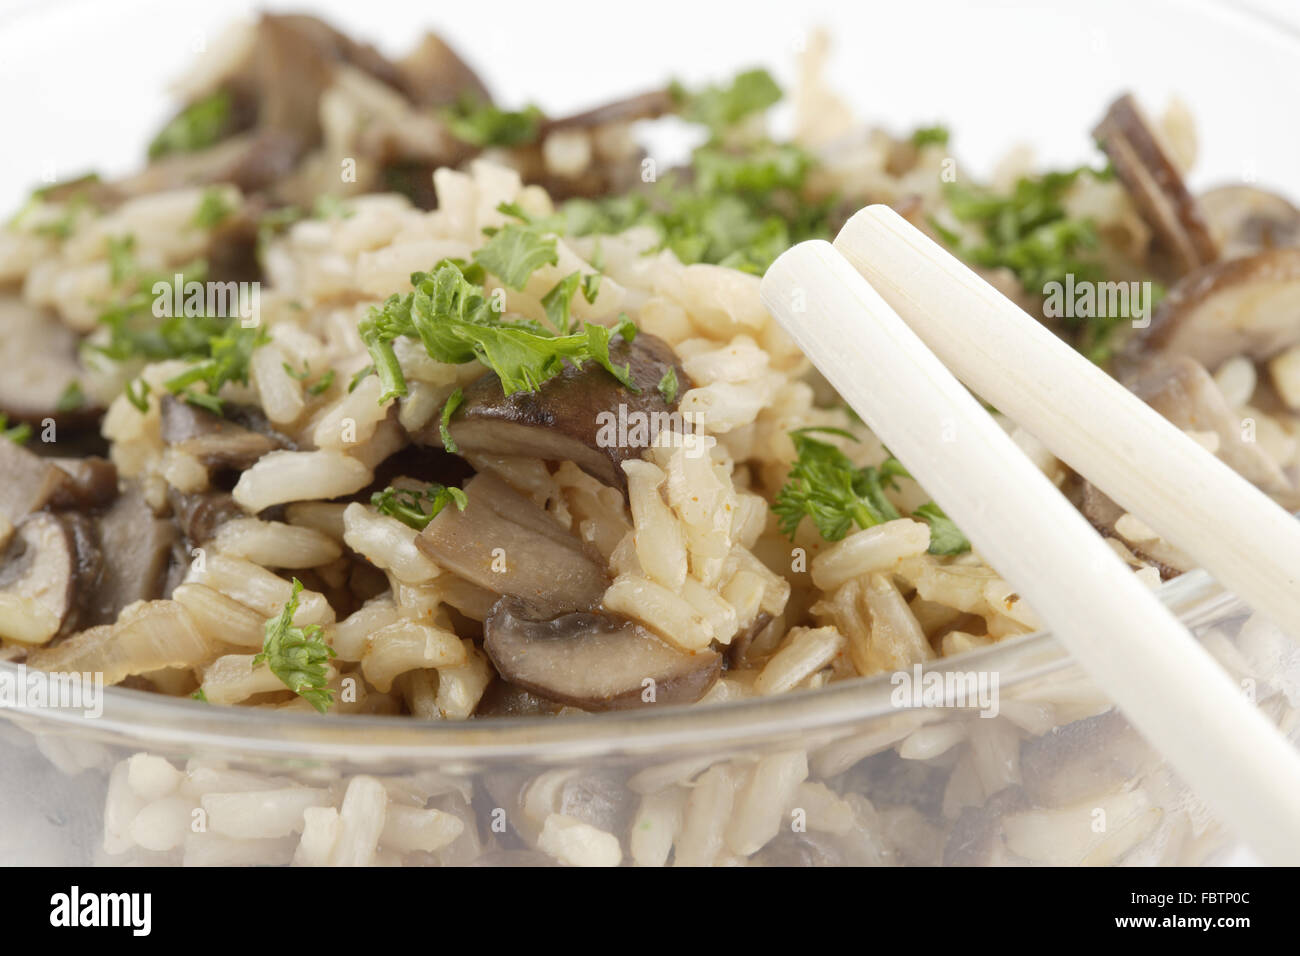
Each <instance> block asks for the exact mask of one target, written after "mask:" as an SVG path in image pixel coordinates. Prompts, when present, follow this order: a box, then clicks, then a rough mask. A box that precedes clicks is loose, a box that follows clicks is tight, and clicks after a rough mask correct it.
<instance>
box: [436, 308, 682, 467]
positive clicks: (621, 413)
mask: <svg viewBox="0 0 1300 956" xmlns="http://www.w3.org/2000/svg"><path fill="white" fill-rule="evenodd" d="M610 358H611V359H612V360H613V362H614V363H615V364H618V365H622V364H624V363H628V364H629V365H630V367H631V378H632V381H633V383H634V384H635V385H636V386H637V388H638V389H640V391H636V392H633V391H631V390H629V389H627V388H625V387H624V386H623V385H622V384H621V383H620V382H619V381H618V380H617V379H616V378H614V377H613V376H612V375H610V374H609V373H608V372H607V371H605V370H604V369H603V368H601V367H600V366H599V365H597V364H596V363H595V362H587V363H585V364H584V365H583V366H582V367H581V368H574V367H572V366H568V367H566V368H565V370H564V371H563V372H561V373H560V374H559V375H557V376H556V377H555V378H553V379H551V380H550V381H549V382H547V383H546V384H545V385H543V386H542V387H541V388H540V389H538V390H537V391H535V392H515V393H514V394H513V395H506V394H504V392H503V391H502V388H501V382H500V380H499V379H498V378H497V377H496V375H494V374H488V375H484V376H483V377H482V378H480V379H478V380H477V381H476V382H474V383H473V384H472V385H470V386H469V387H468V388H466V389H465V400H464V402H463V404H462V405H461V406H460V409H459V410H458V411H457V413H456V415H455V417H454V418H453V419H452V422H451V437H452V438H453V439H454V440H455V442H456V444H457V445H458V446H459V447H460V450H461V451H462V452H477V453H480V454H487V455H519V456H526V457H531V458H542V459H544V460H547V461H571V462H573V463H574V464H576V465H577V466H578V467H579V468H581V469H582V470H583V471H585V472H587V473H588V474H590V475H592V476H593V477H595V478H598V479H599V480H601V481H603V482H605V484H607V485H613V486H614V487H616V488H620V489H623V488H626V479H625V477H624V475H623V469H622V468H621V467H620V466H621V465H622V463H623V462H624V461H626V460H627V459H629V458H640V457H641V456H642V455H644V453H645V450H646V449H645V447H642V446H641V445H640V444H639V443H638V444H637V445H636V446H633V445H632V444H631V443H628V442H623V443H620V441H619V440H618V436H617V434H615V435H613V436H611V435H610V433H609V427H608V424H607V423H608V422H609V421H610V420H611V417H612V419H613V420H614V421H618V420H619V419H620V418H626V420H627V422H629V423H635V422H636V421H637V420H638V419H640V420H642V421H645V422H648V423H650V426H651V427H652V428H655V429H657V428H658V427H660V426H663V425H664V424H665V423H667V422H669V421H670V419H668V413H670V412H672V411H673V410H674V409H675V408H676V407H677V405H676V401H674V402H673V403H672V404H669V403H668V402H667V401H665V400H664V396H663V394H662V393H661V392H660V391H659V387H658V386H659V382H660V381H661V380H662V379H663V377H664V375H665V374H666V373H667V372H668V371H669V370H670V369H671V370H672V371H673V372H674V374H675V375H676V376H677V382H678V389H677V396H680V395H681V394H682V393H684V392H685V391H686V390H687V389H688V388H690V387H691V386H690V379H689V377H688V376H687V375H686V371H685V370H684V369H683V368H682V367H681V365H680V364H679V363H678V361H677V356H676V355H675V354H674V353H673V350H672V349H671V348H670V347H669V346H668V344H667V343H666V342H664V341H663V340H662V339H658V338H655V337H654V336H653V335H647V334H646V333H644V332H643V333H641V334H639V335H638V336H637V337H636V341H635V342H633V343H632V344H631V345H629V344H628V343H626V342H624V341H622V340H621V339H619V340H616V342H615V344H614V345H612V346H611V347H610ZM677 396H674V398H676V397H677ZM615 431H617V429H615ZM430 440H432V439H430Z"/></svg>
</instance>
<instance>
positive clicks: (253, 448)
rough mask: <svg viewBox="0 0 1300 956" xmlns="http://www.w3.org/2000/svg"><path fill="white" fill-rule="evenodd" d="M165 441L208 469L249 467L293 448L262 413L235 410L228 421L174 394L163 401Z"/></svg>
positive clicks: (163, 432) (163, 433)
mask: <svg viewBox="0 0 1300 956" xmlns="http://www.w3.org/2000/svg"><path fill="white" fill-rule="evenodd" d="M249 426H251V427H249ZM162 439H163V441H165V442H167V444H169V445H171V446H173V447H174V448H176V449H177V450H178V451H182V452H185V453H186V454H189V455H193V456H194V457H195V458H197V459H198V460H199V461H200V462H202V463H203V464H204V465H207V466H208V467H209V468H247V467H249V466H250V465H252V464H253V463H254V462H256V461H257V460H258V459H259V458H261V457H262V456H263V455H265V454H266V453H267V452H271V451H276V450H277V449H281V448H287V447H289V445H290V442H289V440H288V439H287V438H285V437H284V436H283V435H279V434H278V433H276V432H275V431H274V430H273V429H272V428H271V427H270V425H269V423H267V422H266V421H265V419H264V418H263V417H262V416H261V415H260V413H255V412H252V411H251V410H247V409H232V410H231V412H230V417H229V418H222V417H221V416H220V415H214V414H213V413H212V412H210V411H208V410H207V409H203V408H198V407H196V406H194V405H191V404H190V403H189V402H186V401H184V400H182V399H179V398H176V397H174V396H172V395H164V396H163V399H162Z"/></svg>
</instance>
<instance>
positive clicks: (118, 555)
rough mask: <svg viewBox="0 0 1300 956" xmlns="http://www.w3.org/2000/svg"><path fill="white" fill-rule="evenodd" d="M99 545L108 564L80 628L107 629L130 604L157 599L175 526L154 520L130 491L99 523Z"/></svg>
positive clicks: (151, 512)
mask: <svg viewBox="0 0 1300 956" xmlns="http://www.w3.org/2000/svg"><path fill="white" fill-rule="evenodd" d="M98 523H99V546H100V549H101V550H102V551H103V553H104V554H105V555H106V556H107V558H108V560H107V561H106V562H105V564H104V571H103V575H102V577H101V579H100V583H99V587H97V588H96V589H95V590H94V594H93V598H91V599H89V600H87V601H86V617H85V620H84V621H83V624H84V625H86V626H89V625H94V624H111V623H112V622H113V621H115V620H116V619H117V616H118V615H119V614H120V613H121V612H122V610H123V609H124V608H126V607H127V606H128V605H131V604H134V603H135V602H136V601H148V600H152V599H154V598H157V597H161V596H162V593H163V587H164V581H165V580H166V577H167V570H168V567H169V565H170V563H171V556H172V546H173V545H174V544H175V543H176V538H177V531H176V526H175V525H174V524H173V523H172V522H171V521H169V520H168V519H166V518H159V517H157V516H155V515H154V513H153V510H152V509H151V508H150V507H149V505H148V504H146V503H145V500H144V498H143V497H142V496H141V495H140V493H139V492H138V491H137V490H135V489H129V490H128V491H127V492H126V493H125V494H123V495H122V496H121V497H120V498H118V499H117V501H116V502H115V503H114V504H113V507H111V508H109V509H108V511H107V512H105V513H104V515H103V516H102V517H101V518H100V519H99V522H98Z"/></svg>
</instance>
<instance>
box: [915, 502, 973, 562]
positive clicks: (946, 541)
mask: <svg viewBox="0 0 1300 956" xmlns="http://www.w3.org/2000/svg"><path fill="white" fill-rule="evenodd" d="M912 517H913V518H921V519H922V520H923V521H925V523H926V524H928V525H929V526H930V553H931V554H961V553H962V552H964V551H969V550H970V542H969V541H968V540H966V536H965V535H964V534H962V533H961V529H960V528H958V527H957V525H955V524H953V520H952V519H951V518H949V517H948V516H947V515H946V514H944V513H943V509H942V508H940V507H939V506H938V505H937V504H935V503H934V502H933V501H927V502H926V503H925V504H923V505H921V506H919V507H918V508H917V509H916V510H915V511H913V512H912Z"/></svg>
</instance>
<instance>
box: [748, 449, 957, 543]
mask: <svg viewBox="0 0 1300 956" xmlns="http://www.w3.org/2000/svg"><path fill="white" fill-rule="evenodd" d="M815 432H820V433H823V434H829V435H838V436H840V437H842V438H848V439H851V440H853V441H856V440H857V439H856V438H855V437H854V436H853V435H852V434H850V433H849V432H846V431H844V430H843V429H839V428H800V429H797V430H795V431H792V432H791V433H790V438H791V440H792V441H793V442H794V448H795V455H796V458H795V462H794V465H793V466H791V468H790V475H789V478H788V479H787V481H786V483H785V485H784V486H783V487H782V488H781V490H780V492H778V493H777V496H776V501H775V502H774V503H773V505H772V511H773V512H774V513H775V514H776V516H777V519H778V522H777V523H778V526H779V527H780V529H781V533H782V534H784V535H786V536H787V537H789V538H793V537H794V534H795V531H796V530H797V529H798V527H799V523H800V522H801V521H802V520H803V519H804V518H805V517H807V518H811V519H812V521H813V524H815V525H816V526H817V531H818V532H819V533H820V534H821V536H822V537H823V538H825V539H826V540H827V541H840V540H842V539H843V538H844V536H845V535H846V534H848V532H849V529H850V528H851V527H852V526H853V525H854V524H856V525H857V526H858V527H859V528H870V527H873V526H875V525H878V524H883V523H884V522H886V521H893V520H895V519H897V518H901V517H902V514H901V513H900V512H899V510H898V508H897V507H895V505H894V503H893V502H892V501H890V500H889V498H887V497H886V496H885V489H886V488H893V487H895V484H896V480H897V479H898V478H906V477H909V476H908V473H907V469H906V468H904V467H903V465H902V463H901V462H900V461H899V460H898V459H897V458H894V457H893V456H892V455H891V456H890V457H888V458H886V459H885V460H884V461H883V462H881V463H880V464H879V465H870V466H867V467H865V468H858V467H857V466H855V465H854V464H853V462H852V461H850V460H849V457H848V456H847V455H846V454H844V452H843V451H841V450H840V449H839V448H837V447H835V446H834V445H832V444H830V443H829V442H824V441H819V440H818V439H816V438H813V437H811V435H812V433H815ZM912 516H913V517H915V518H920V519H921V520H923V521H925V522H926V523H927V524H929V525H930V553H931V554H958V553H960V552H962V551H967V550H969V549H970V542H969V541H967V540H966V538H965V536H964V535H963V534H962V533H961V532H960V531H959V530H958V529H957V527H956V525H954V524H953V523H952V521H951V520H949V519H948V517H947V516H946V515H945V514H944V513H943V512H942V511H941V510H940V509H939V507H938V506H937V505H935V504H933V503H930V504H926V505H922V506H921V507H919V508H917V509H916V510H915V511H914V512H913V513H912Z"/></svg>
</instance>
